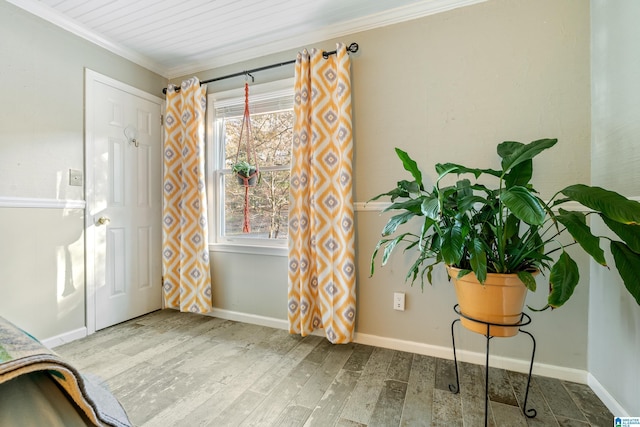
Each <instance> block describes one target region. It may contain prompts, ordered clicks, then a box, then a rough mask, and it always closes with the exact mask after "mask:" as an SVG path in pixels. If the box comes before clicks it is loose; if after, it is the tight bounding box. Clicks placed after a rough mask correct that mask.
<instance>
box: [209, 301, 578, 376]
mask: <svg viewBox="0 0 640 427" xmlns="http://www.w3.org/2000/svg"><path fill="white" fill-rule="evenodd" d="M209 315H210V316H213V317H218V318H220V319H225V320H235V321H237V322H243V323H251V324H255V325H260V326H267V327H270V328H276V329H284V330H288V329H289V325H288V322H287V321H286V320H282V319H276V318H272V317H265V316H257V315H254V314H247V313H240V312H236V311H231V310H223V309H219V308H214V309H213V311H212V312H211V313H209ZM313 335H321V336H324V333H323V331H322V330H319V331H318V330H317V331H314V333H313ZM354 342H356V343H358V344H364V345H372V346H376V347H383V348H388V349H391V350H399V351H406V352H410V353H417V354H423V355H425V356H432V357H439V358H442V359H453V351H452V350H451V347H442V346H436V345H431V344H425V343H420V342H415V341H405V340H399V339H396V338H389V337H381V336H378V335H369V334H362V333H358V332H356V334H355V337H354ZM457 356H458V360H460V361H462V362H468V363H473V364H476V365H484V363H485V354H484V353H478V352H473V351H468V350H458V351H457ZM490 366H492V367H496V368H502V369H507V370H510V371H515V372H523V373H528V372H529V361H528V360H520V359H513V358H509V357H501V356H491V357H490ZM533 373H534V375H541V376H545V377H552V378H558V379H561V380H565V381H573V382H577V383H581V384H587V375H588V372H587V371H584V370H581V369H573V368H566V367H562V366H555V365H549V364H546V363H536V362H535V361H534V364H533Z"/></svg>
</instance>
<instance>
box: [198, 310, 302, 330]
mask: <svg viewBox="0 0 640 427" xmlns="http://www.w3.org/2000/svg"><path fill="white" fill-rule="evenodd" d="M207 316H212V317H218V318H220V319H224V320H234V321H236V322H242V323H251V324H252V325H260V326H267V327H269V328H275V329H285V330H289V324H288V322H287V321H286V320H282V319H276V318H275V317H266V316H259V315H257V314H248V313H241V312H238V311H231V310H224V309H222V308H215V307H214V308H213V310H211V312H209V313H207Z"/></svg>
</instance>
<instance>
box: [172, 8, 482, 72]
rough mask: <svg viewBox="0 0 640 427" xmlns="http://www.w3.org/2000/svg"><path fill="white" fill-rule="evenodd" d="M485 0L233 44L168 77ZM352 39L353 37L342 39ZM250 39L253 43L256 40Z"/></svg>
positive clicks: (395, 12)
mask: <svg viewBox="0 0 640 427" xmlns="http://www.w3.org/2000/svg"><path fill="white" fill-rule="evenodd" d="M485 1H487V0H423V1H420V2H417V3H413V4H410V5H407V6H401V7H397V8H395V9H389V10H385V11H383V12H379V13H375V14H371V15H368V16H364V17H361V18H357V19H353V20H350V21H345V22H340V23H336V24H333V25H329V26H326V27H324V28H321V29H319V30H316V31H310V32H307V33H305V34H302V35H300V36H298V37H289V38H285V39H280V40H275V41H272V42H269V43H266V44H264V45H260V46H256V45H255V44H252V45H251V46H250V47H249V46H247V47H246V48H240V49H237V47H236V48H234V50H233V52H230V53H227V54H222V55H218V56H216V58H215V59H211V60H206V61H200V62H197V61H196V62H194V63H192V64H189V65H186V66H180V67H173V68H169V69H168V70H167V73H168V75H169V79H172V78H176V77H180V76H185V75H188V74H192V73H197V72H200V71H205V70H210V69H213V68H218V67H223V66H225V65H231V64H235V63H238V62H242V61H246V60H249V59H252V58H258V57H261V56H265V55H270V54H274V53H280V52H283V51H286V50H291V49H299V48H300V46H306V45H309V44H312V43H317V42H319V41H323V40H329V39H335V38H339V37H345V36H348V35H351V34H355V33H359V32H362V31H367V30H371V29H374V28H380V27H386V26H388V25H393V24H398V23H401V22H406V21H411V20H414V19H418V18H422V17H425V16H429V15H434V14H437V13H442V12H447V11H449V10H453V9H458V8H461V7H465V6H471V5H474V4H477V3H483V2H485ZM351 41H354V40H349V41H345V42H351ZM356 41H357V40H356ZM252 43H255V41H253V42H252Z"/></svg>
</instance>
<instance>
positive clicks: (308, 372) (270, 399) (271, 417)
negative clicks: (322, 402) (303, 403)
mask: <svg viewBox="0 0 640 427" xmlns="http://www.w3.org/2000/svg"><path fill="white" fill-rule="evenodd" d="M319 367H320V364H319V363H317V362H313V361H312V360H310V359H309V358H308V357H305V358H304V359H302V360H301V361H300V363H298V364H297V365H296V366H295V367H294V368H293V369H292V370H291V371H290V372H289V374H288V375H287V376H286V377H284V378H281V379H280V381H279V382H278V384H277V385H276V387H274V388H273V389H272V390H271V392H270V393H269V394H268V395H267V397H266V398H265V399H264V400H263V401H262V403H261V404H260V405H258V406H257V407H256V408H255V410H254V411H253V412H252V413H251V414H250V415H249V417H247V419H246V420H245V424H246V425H247V426H269V425H272V424H273V423H274V421H275V420H277V419H278V417H279V416H280V414H281V413H282V412H283V411H284V410H285V409H286V408H287V407H288V406H290V405H292V404H293V405H297V403H295V402H294V401H293V399H294V398H295V397H296V396H297V394H298V393H299V391H300V390H301V389H302V388H303V387H304V385H305V384H306V383H307V382H308V381H309V379H310V378H311V376H312V375H313V374H314V373H315V372H316V371H317V370H318V369H319ZM297 406H299V405H297ZM309 411H311V408H309Z"/></svg>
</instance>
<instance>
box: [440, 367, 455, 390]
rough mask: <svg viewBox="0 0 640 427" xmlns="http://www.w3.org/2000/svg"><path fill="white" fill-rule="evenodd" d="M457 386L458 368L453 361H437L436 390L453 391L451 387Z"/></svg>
mask: <svg viewBox="0 0 640 427" xmlns="http://www.w3.org/2000/svg"><path fill="white" fill-rule="evenodd" d="M455 385H456V368H455V364H454V362H453V360H448V359H437V361H436V388H437V389H439V390H444V391H449V392H450V391H451V390H450V389H449V387H450V386H451V387H455Z"/></svg>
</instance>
